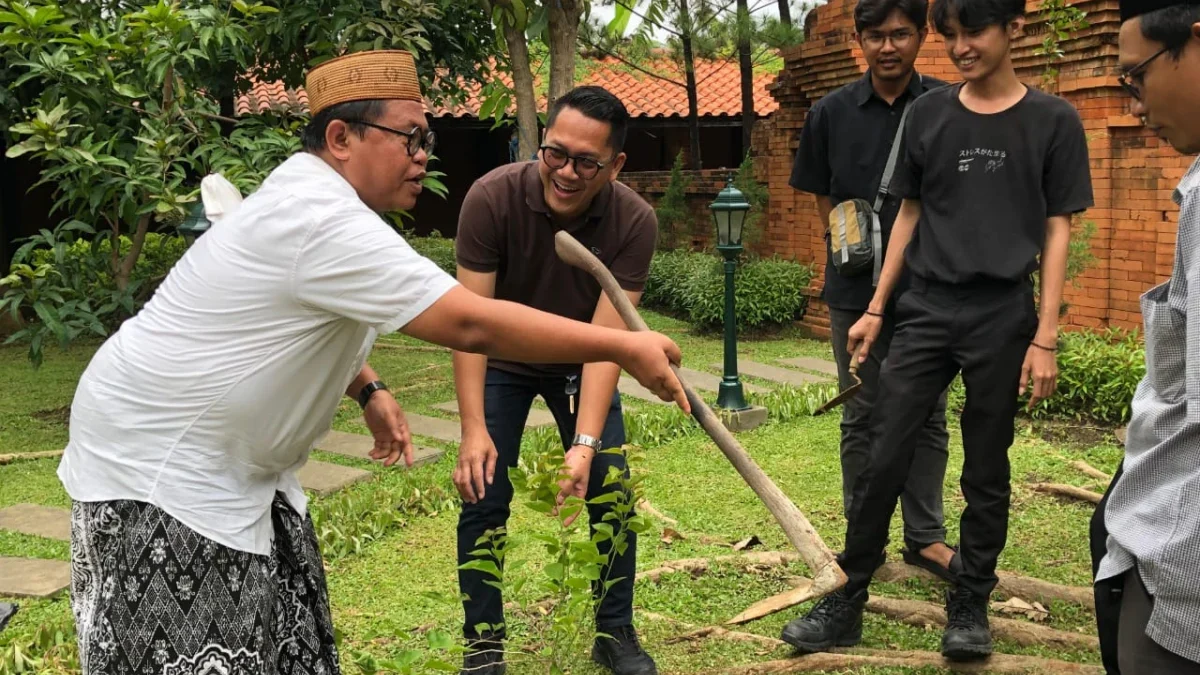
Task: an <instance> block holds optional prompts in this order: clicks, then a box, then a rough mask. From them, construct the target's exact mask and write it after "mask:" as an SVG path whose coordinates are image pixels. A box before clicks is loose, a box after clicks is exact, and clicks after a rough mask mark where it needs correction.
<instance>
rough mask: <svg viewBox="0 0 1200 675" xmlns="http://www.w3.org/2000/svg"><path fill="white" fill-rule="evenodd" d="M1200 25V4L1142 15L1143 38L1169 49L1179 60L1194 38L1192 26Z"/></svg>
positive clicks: (1174, 7)
mask: <svg viewBox="0 0 1200 675" xmlns="http://www.w3.org/2000/svg"><path fill="white" fill-rule="evenodd" d="M1197 23H1200V4H1198V3H1192V4H1190V5H1173V6H1171V7H1164V8H1162V9H1156V10H1154V11H1153V12H1147V13H1145V14H1143V15H1142V37H1144V38H1146V39H1147V40H1150V41H1151V42H1158V43H1160V44H1162V46H1164V47H1166V48H1167V51H1168V52H1169V53H1170V54H1171V57H1172V58H1174V59H1178V58H1179V56H1180V55H1181V54H1183V48H1184V47H1186V46H1187V43H1188V40H1190V39H1191V38H1192V26H1194V25H1196V24H1197Z"/></svg>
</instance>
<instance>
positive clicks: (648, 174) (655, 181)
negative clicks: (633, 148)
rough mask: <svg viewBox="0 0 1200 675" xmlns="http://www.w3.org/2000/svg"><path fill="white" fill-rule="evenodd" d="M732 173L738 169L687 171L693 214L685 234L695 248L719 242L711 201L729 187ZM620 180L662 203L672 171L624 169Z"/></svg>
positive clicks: (649, 200) (689, 199)
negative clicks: (727, 184) (633, 170)
mask: <svg viewBox="0 0 1200 675" xmlns="http://www.w3.org/2000/svg"><path fill="white" fill-rule="evenodd" d="M731 173H736V171H734V172H731V171H730V170H729V169H703V170H700V171H684V172H683V174H684V176H686V177H687V179H688V185H687V188H686V190H685V191H684V192H685V194H686V195H687V205H688V213H689V214H691V219H690V222H689V227H688V229H687V232H686V233H685V236H686V237H687V242H688V245H689V246H690V247H691V248H693V249H703V248H706V247H708V246H710V245H713V244H715V242H714V239H715V237H716V225H715V224H714V223H713V218H712V211H710V210H709V204H711V203H712V201H713V200H714V199H716V197H717V193H719V192H720V191H721V190H723V189H725V185H726V183H727V182H728V179H729V177H730V175H731ZM620 181H621V182H622V183H624V184H626V185H628V186H629V187H631V188H633V189H634V190H635V191H637V193H638V194H640V195H641V196H642V197H643V198H644V199H645V200H646V201H648V202H650V204H651V205H652V206H658V201H659V200H660V199H662V196H663V195H664V194H665V193H666V191H667V185H668V183H670V181H671V172H670V171H638V172H636V173H622V174H621V176H620Z"/></svg>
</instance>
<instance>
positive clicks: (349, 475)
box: [296, 459, 371, 495]
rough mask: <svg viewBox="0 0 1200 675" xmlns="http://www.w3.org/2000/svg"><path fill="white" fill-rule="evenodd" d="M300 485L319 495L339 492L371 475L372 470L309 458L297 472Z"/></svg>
mask: <svg viewBox="0 0 1200 675" xmlns="http://www.w3.org/2000/svg"><path fill="white" fill-rule="evenodd" d="M296 477H297V478H299V479H300V486H301V487H303V488H304V489H305V490H311V491H313V492H315V493H317V494H319V495H327V494H329V493H331V492H337V491H338V490H341V489H342V488H344V487H346V486H349V485H353V484H355V483H358V482H360V481H364V480H367V479H368V478H370V477H371V472H370V471H364V470H362V469H356V468H354V467H352V466H342V465H340V464H330V463H329V462H319V461H317V460H315V459H310V460H308V461H307V462H306V463H305V464H304V466H303V467H301V469H300V471H298V472H297V473H296Z"/></svg>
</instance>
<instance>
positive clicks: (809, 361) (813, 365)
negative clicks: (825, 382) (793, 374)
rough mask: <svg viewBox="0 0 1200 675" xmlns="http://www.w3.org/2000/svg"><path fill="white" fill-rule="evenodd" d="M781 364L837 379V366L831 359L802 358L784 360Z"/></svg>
mask: <svg viewBox="0 0 1200 675" xmlns="http://www.w3.org/2000/svg"><path fill="white" fill-rule="evenodd" d="M780 363H782V364H784V365H787V366H792V367H793V368H802V369H804V370H812V371H816V372H818V373H822V374H824V375H829V376H830V377H837V374H838V370H837V364H836V363H834V362H833V361H830V360H829V359H818V358H816V357H813V356H801V357H799V358H795V359H782V360H781V361H780Z"/></svg>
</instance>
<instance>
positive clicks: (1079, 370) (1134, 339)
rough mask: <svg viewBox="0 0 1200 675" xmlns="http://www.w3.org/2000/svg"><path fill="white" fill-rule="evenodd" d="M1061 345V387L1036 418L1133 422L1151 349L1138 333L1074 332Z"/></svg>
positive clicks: (1110, 331) (1105, 422) (1063, 339)
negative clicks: (1132, 411)
mask: <svg viewBox="0 0 1200 675" xmlns="http://www.w3.org/2000/svg"><path fill="white" fill-rule="evenodd" d="M1059 345H1060V346H1059V352H1058V389H1057V391H1055V393H1054V396H1052V397H1050V398H1049V399H1047V400H1046V401H1043V402H1042V403H1041V404H1039V405H1038V406H1037V407H1036V408H1034V410H1033V416H1034V417H1035V418H1045V417H1059V418H1068V419H1072V420H1080V421H1085V420H1086V421H1093V422H1099V423H1102V424H1123V423H1125V422H1128V421H1129V415H1130V403H1131V402H1132V401H1133V394H1134V392H1135V391H1136V390H1137V386H1138V383H1139V382H1140V381H1141V379H1142V377H1143V376H1144V375H1145V374H1146V352H1145V349H1144V347H1143V346H1142V342H1141V340H1140V339H1139V338H1138V334H1137V333H1136V332H1125V331H1121V330H1118V329H1109V330H1106V331H1072V332H1070V333H1066V334H1064V335H1063V336H1062V339H1061V340H1060V342H1059ZM1025 400H1028V399H1025Z"/></svg>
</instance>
